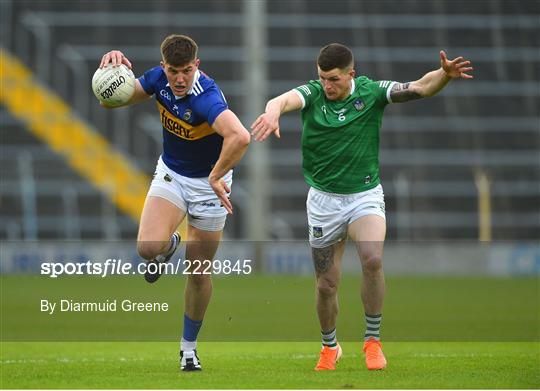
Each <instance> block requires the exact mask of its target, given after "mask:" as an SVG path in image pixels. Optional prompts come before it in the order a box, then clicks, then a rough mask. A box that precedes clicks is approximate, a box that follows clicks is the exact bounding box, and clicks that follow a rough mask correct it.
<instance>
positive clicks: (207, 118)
mask: <svg viewBox="0 0 540 391" xmlns="http://www.w3.org/2000/svg"><path fill="white" fill-rule="evenodd" d="M197 50H198V48H197V44H196V43H195V42H194V41H193V40H192V39H191V38H189V37H187V36H184V35H170V36H168V37H167V38H165V40H164V41H163V43H162V44H161V55H162V60H161V64H160V66H157V67H155V68H152V69H150V70H148V71H146V72H145V73H144V74H143V75H142V76H141V77H139V78H138V79H137V80H136V87H135V92H134V94H133V96H132V97H131V99H130V100H129V101H128V102H127V103H126V104H125V105H131V104H135V103H139V102H142V101H146V100H148V99H150V98H151V97H152V96H153V97H154V98H155V100H156V103H157V108H158V112H159V118H160V121H161V123H162V126H163V153H162V155H161V157H160V158H159V160H158V163H157V167H156V172H155V174H154V179H153V181H152V184H151V185H150V190H149V191H148V195H147V197H146V201H145V204H144V208H143V211H142V216H141V221H140V226H139V234H138V237H137V249H138V252H139V254H140V255H141V256H142V257H143V258H144V259H146V260H147V261H148V263H149V264H150V263H155V264H158V265H159V264H162V263H165V262H168V261H169V259H170V258H171V257H172V255H173V253H174V252H175V250H176V248H177V247H178V244H179V242H180V237H179V235H178V233H176V228H177V227H178V226H179V225H180V223H181V222H182V221H183V220H184V218H185V217H186V216H187V218H188V234H187V235H188V241H187V245H186V259H190V260H195V259H199V260H205V259H210V260H211V259H213V258H214V255H215V253H216V250H217V248H218V245H219V242H220V239H221V235H222V231H223V227H224V226H225V219H226V217H227V214H228V213H232V212H233V207H232V204H231V202H230V200H229V194H230V191H231V184H232V169H233V167H234V166H235V165H236V164H237V163H238V162H239V161H240V159H241V158H242V156H243V155H244V153H245V151H246V149H247V147H248V144H249V141H250V135H249V133H248V131H247V130H246V129H245V128H244V126H243V125H242V124H241V122H240V120H239V119H238V117H237V116H236V115H235V114H234V113H233V112H232V111H231V110H229V108H228V106H227V102H226V100H225V97H224V96H223V94H222V92H221V90H220V89H219V87H218V86H217V84H216V83H215V82H214V80H212V79H211V78H209V77H208V76H207V75H205V74H204V73H203V72H201V71H200V70H199V64H200V60H199V58H198V57H197ZM108 64H112V65H113V66H119V65H120V64H124V65H126V66H128V67H129V68H131V62H130V61H129V60H128V59H127V57H126V56H125V55H124V54H123V53H122V52H120V51H118V50H112V51H110V52H108V53H106V54H105V55H104V56H103V58H102V60H101V64H100V68H103V67H105V66H107V65H108ZM125 105H124V106H125ZM159 276H160V274H159V273H155V274H151V273H149V272H147V273H146V275H145V278H146V280H147V281H148V282H154V281H156V280H157V279H158V278H159ZM211 294H212V282H211V279H210V275H208V274H197V275H195V274H189V275H188V279H187V285H186V289H185V297H184V299H185V305H184V330H183V337H182V341H181V345H180V362H181V369H182V370H183V371H190V370H200V369H201V363H200V361H199V358H198V356H197V351H196V348H197V334H198V332H199V329H200V327H201V325H202V321H203V318H204V314H205V312H206V308H207V306H208V303H209V301H210V297H211Z"/></svg>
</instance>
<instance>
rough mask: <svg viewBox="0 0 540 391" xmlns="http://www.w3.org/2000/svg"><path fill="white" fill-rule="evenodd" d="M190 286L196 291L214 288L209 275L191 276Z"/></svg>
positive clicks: (189, 278)
mask: <svg viewBox="0 0 540 391" xmlns="http://www.w3.org/2000/svg"><path fill="white" fill-rule="evenodd" d="M188 280H189V284H190V285H191V286H192V287H193V288H194V289H196V290H202V289H206V288H208V287H211V286H212V279H211V278H210V275H209V274H189V276H188Z"/></svg>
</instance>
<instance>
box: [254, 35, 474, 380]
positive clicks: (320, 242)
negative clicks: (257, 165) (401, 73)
mask: <svg viewBox="0 0 540 391" xmlns="http://www.w3.org/2000/svg"><path fill="white" fill-rule="evenodd" d="M440 62H441V67H440V68H439V69H436V70H434V71H431V72H428V73H426V74H425V75H424V76H422V77H421V78H420V79H418V80H416V81H412V82H408V83H399V82H394V81H372V80H370V79H368V78H367V77H365V76H360V77H356V74H355V70H354V57H353V54H352V52H351V51H350V49H349V48H347V47H346V46H344V45H341V44H337V43H332V44H329V45H327V46H325V47H323V48H322V49H321V51H320V53H319V57H318V59H317V69H318V74H319V80H316V81H310V82H309V83H307V84H305V85H303V86H300V87H297V88H295V89H293V90H291V91H288V92H286V93H284V94H282V95H280V96H278V97H276V98H274V99H271V100H270V101H269V102H268V103H267V105H266V111H265V113H263V114H262V115H260V116H259V117H258V118H257V120H256V121H255V122H254V123H253V125H252V127H251V128H252V134H253V136H254V137H255V139H256V140H258V141H262V140H265V139H266V138H267V137H268V136H270V135H271V134H272V133H273V134H275V135H276V136H277V137H278V138H279V137H280V133H279V118H280V116H281V114H283V113H287V112H289V111H293V110H301V113H302V123H303V131H302V156H303V163H302V165H303V171H304V177H305V180H306V182H307V183H308V184H309V185H310V186H311V188H310V190H309V193H308V198H307V214H308V224H309V240H310V245H311V248H312V256H313V263H314V266H315V275H316V280H317V313H318V316H319V322H320V326H321V334H322V343H323V347H322V349H321V353H320V358H319V362H318V363H317V366H316V367H315V369H316V370H333V369H335V364H336V362H337V361H338V360H339V358H340V357H341V347H340V346H339V344H338V342H337V338H336V318H337V313H338V299H337V289H338V285H339V280H340V276H341V258H342V255H343V251H344V248H345V241H346V239H347V236H350V237H351V239H352V240H353V241H354V242H355V244H356V247H357V251H358V255H359V258H360V262H361V264H362V273H363V283H362V290H361V295H362V302H363V304H364V311H365V314H366V333H365V335H364V346H363V351H364V352H365V356H366V365H367V368H368V369H370V370H373V369H383V368H384V367H385V366H386V359H385V357H384V354H383V352H382V348H381V343H380V333H379V330H380V324H381V318H382V316H381V312H382V305H383V297H384V291H385V282H384V273H383V268H382V252H383V243H384V239H385V235H386V219H385V210H384V194H383V189H382V186H381V184H380V179H379V130H380V128H381V122H382V116H383V112H384V108H385V106H386V105H387V104H388V103H401V102H407V101H410V100H414V99H419V98H424V97H429V96H433V95H435V94H436V93H438V92H439V91H440V90H441V89H443V88H444V86H446V84H447V83H448V82H449V81H450V80H452V79H458V78H463V79H470V78H472V76H471V75H470V74H469V73H470V72H471V71H472V67H471V63H470V61H467V60H465V59H463V57H457V58H455V59H454V60H451V61H450V60H448V59H447V58H446V54H445V52H444V51H441V52H440Z"/></svg>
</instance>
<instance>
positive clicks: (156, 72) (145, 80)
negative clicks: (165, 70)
mask: <svg viewBox="0 0 540 391" xmlns="http://www.w3.org/2000/svg"><path fill="white" fill-rule="evenodd" d="M161 72H162V69H161V67H155V68H152V69H149V70H148V71H146V72H144V74H143V75H142V76H141V77H139V82H140V83H141V86H142V88H143V89H144V91H145V92H146V93H147V94H148V95H154V94H155V93H156V88H155V86H156V83H157V81H158V80H159V77H160V76H161Z"/></svg>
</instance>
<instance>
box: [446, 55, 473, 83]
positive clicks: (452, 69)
mask: <svg viewBox="0 0 540 391" xmlns="http://www.w3.org/2000/svg"><path fill="white" fill-rule="evenodd" d="M439 54H440V56H441V68H442V69H443V70H444V72H445V73H446V75H447V76H448V77H451V78H452V79H458V78H463V79H472V78H473V76H472V75H469V72H470V71H472V70H473V67H472V66H471V62H470V61H469V60H465V59H464V58H463V57H461V56H460V57H457V58H454V59H453V60H452V61H449V60H448V58H446V53H445V52H444V50H441V52H440V53H439Z"/></svg>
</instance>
